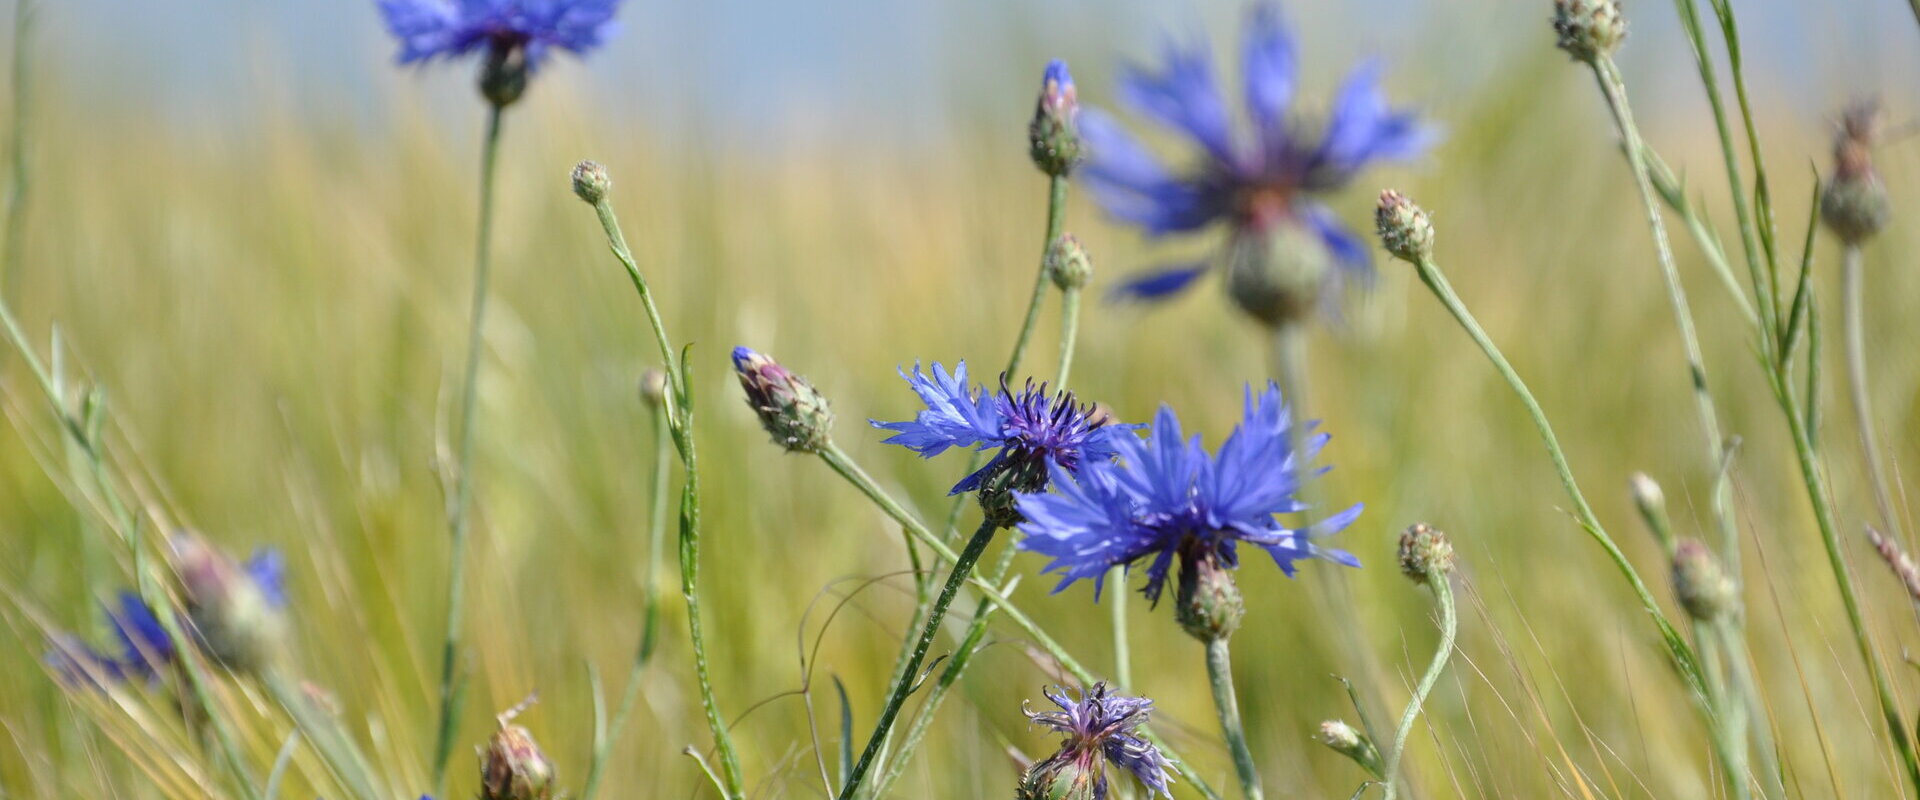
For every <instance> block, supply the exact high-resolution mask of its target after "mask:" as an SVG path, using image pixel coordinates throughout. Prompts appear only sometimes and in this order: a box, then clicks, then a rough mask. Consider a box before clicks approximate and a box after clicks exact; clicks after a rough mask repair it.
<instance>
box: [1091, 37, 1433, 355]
mask: <svg viewBox="0 0 1920 800" xmlns="http://www.w3.org/2000/svg"><path fill="white" fill-rule="evenodd" d="M1240 55H1241V71H1242V81H1243V84H1244V91H1245V97H1244V100H1243V102H1244V104H1245V106H1246V116H1247V117H1248V118H1249V120H1250V121H1251V123H1252V131H1251V135H1242V134H1239V133H1237V132H1236V131H1235V129H1234V125H1233V123H1232V120H1231V118H1230V114H1231V112H1230V111H1229V109H1228V107H1227V103H1226V101H1225V100H1224V99H1223V98H1222V96H1221V93H1220V89H1219V87H1218V86H1217V85H1216V83H1215V80H1214V74H1213V67H1212V64H1211V56H1210V54H1209V52H1208V49H1207V47H1206V45H1205V44H1204V43H1202V44H1200V45H1197V46H1193V47H1182V46H1180V45H1178V44H1173V43H1169V44H1168V45H1167V48H1166V54H1165V64H1164V66H1163V67H1162V69H1161V70H1159V71H1158V72H1155V71H1151V70H1149V69H1143V68H1138V67H1136V68H1132V69H1129V70H1128V71H1126V72H1125V74H1124V75H1123V76H1122V78H1121V83H1120V97H1121V100H1122V102H1123V103H1124V104H1125V105H1127V106H1129V107H1131V108H1132V109H1133V110H1134V111H1136V112H1138V113H1140V114H1141V115H1143V116H1146V117H1148V118H1150V119H1152V120H1154V121H1155V122H1158V123H1160V124H1162V125H1166V126H1168V127H1170V128H1173V129H1174V130H1175V131H1177V132H1179V133H1182V134H1184V135H1185V136H1186V137H1187V138H1189V139H1191V140H1192V141H1193V142H1194V143H1195V144H1197V145H1198V146H1199V149H1200V151H1201V158H1200V164H1199V165H1197V166H1196V167H1194V168H1192V169H1190V170H1186V171H1184V172H1181V171H1175V170H1173V169H1170V168H1169V167H1167V166H1166V165H1165V164H1164V163H1163V162H1162V161H1161V160H1160V159H1159V158H1157V157H1156V156H1155V155H1154V154H1153V152H1152V151H1150V150H1149V149H1148V148H1147V147H1146V146H1144V145H1143V144H1141V143H1140V141H1139V140H1138V139H1136V138H1134V137H1133V136H1132V135H1131V134H1129V133H1128V132H1127V131H1126V130H1125V129H1124V128H1123V127H1121V125H1120V124H1119V123H1118V122H1116V121H1115V120H1114V119H1113V118H1112V117H1110V116H1107V115H1106V114H1104V113H1101V112H1100V111H1099V110H1098V109H1093V108H1088V109H1086V110H1085V112H1084V113H1082V114H1081V116H1080V133H1081V138H1082V140H1083V141H1084V143H1085V147H1086V150H1087V156H1086V161H1085V163H1084V164H1083V165H1082V166H1081V168H1080V169H1079V170H1078V171H1077V172H1076V174H1078V175H1080V176H1081V178H1082V179H1083V181H1084V182H1085V184H1086V187H1087V189H1088V190H1089V191H1090V192H1092V194H1093V196H1094V199H1095V200H1096V201H1098V202H1099V203H1100V205H1101V206H1102V207H1103V208H1105V209H1106V211H1107V213H1109V214H1111V215H1113V216H1114V217H1116V218H1119V219H1120V220H1123V221H1125V222H1127V223H1130V224H1132V225H1135V226H1137V227H1139V228H1140V229H1142V230H1143V231H1145V232H1146V233H1148V234H1150V235H1153V236H1160V235H1165V234H1176V233H1192V232H1195V231H1199V230H1202V229H1204V228H1207V227H1209V226H1212V225H1214V224H1215V223H1220V222H1224V223H1225V224H1226V225H1227V227H1228V228H1229V229H1230V232H1231V236H1230V244H1229V247H1228V249H1227V253H1226V258H1225V259H1224V260H1225V262H1226V266H1227V268H1228V270H1229V275H1228V280H1229V288H1230V290H1231V294H1232V296H1233V298H1234V299H1235V301H1236V302H1238V303H1239V305H1240V306H1241V307H1242V309H1244V310H1246V311H1247V312H1248V313H1250V314H1253V315H1254V316H1256V317H1258V318H1260V319H1261V320H1262V321H1264V322H1267V323H1268V324H1272V325H1279V324H1283V323H1285V322H1288V321H1290V320H1292V319H1294V318H1297V317H1298V316H1299V315H1300V314H1302V313H1304V312H1305V311H1306V310H1308V309H1310V308H1311V307H1312V306H1313V305H1314V304H1315V303H1317V302H1319V301H1320V300H1321V299H1323V298H1325V297H1328V296H1330V290H1331V289H1333V288H1335V287H1337V286H1338V285H1339V284H1340V283H1341V282H1342V280H1343V278H1345V277H1349V276H1350V277H1357V278H1362V279H1364V278H1367V277H1370V276H1371V275H1372V265H1371V261H1370V255H1369V251H1370V249H1371V248H1369V247H1368V245H1367V243H1366V242H1365V241H1364V240H1363V239H1361V238H1360V237H1358V236H1356V235H1355V234H1354V233H1353V232H1352V231H1349V230H1347V228H1346V227H1344V226H1343V225H1341V223H1340V222H1339V220H1338V218H1336V217H1335V216H1334V214H1333V212H1332V211H1330V210H1328V209H1327V207H1326V206H1324V205H1321V204H1320V203H1319V202H1317V201H1315V200H1314V199H1313V198H1314V196H1315V195H1318V194H1321V193H1324V192H1328V191H1331V190H1335V189H1338V188H1340V187H1341V186H1344V185H1346V184H1347V183H1348V182H1349V181H1351V180H1352V179H1353V178H1354V176H1355V175H1357V174H1358V173H1359V172H1360V171H1361V170H1362V169H1363V168H1365V167H1366V166H1367V165H1369V164H1371V163H1373V162H1376V161H1401V160H1408V159H1412V158H1414V157H1416V156H1418V155H1420V154H1421V153H1422V152H1423V151H1425V150H1426V148H1427V146H1428V145H1429V144H1430V143H1431V142H1432V141H1433V139H1434V134H1433V131H1432V130H1431V129H1429V128H1428V127H1426V126H1424V125H1422V124H1421V123H1420V121H1419V120H1418V118H1417V117H1416V116H1415V115H1414V114H1412V113H1409V112H1407V111H1403V110H1396V109H1394V108H1391V107H1390V106H1389V105H1388V103H1387V100H1386V97H1385V95H1384V94H1383V93H1382V92H1381V90H1380V86H1379V80H1380V68H1379V66H1378V65H1377V64H1376V63H1371V62H1370V63H1367V64H1364V65H1362V66H1361V67H1360V68H1359V69H1357V70H1355V71H1354V73H1353V74H1352V76H1351V77H1349V78H1348V79H1347V82H1346V84H1345V85H1344V86H1343V87H1342V88H1341V89H1340V91H1339V93H1338V94H1337V95H1336V97H1335V99H1334V102H1333V108H1332V111H1331V113H1330V114H1329V116H1328V118H1327V123H1326V126H1325V127H1324V128H1323V129H1321V130H1320V132H1319V134H1318V135H1317V136H1315V135H1313V134H1312V133H1310V132H1308V131H1307V130H1306V129H1305V126H1304V125H1302V124H1301V123H1300V122H1299V121H1298V120H1297V119H1294V118H1293V115H1292V113H1291V109H1290V106H1291V105H1292V101H1293V95H1294V83H1295V80H1296V78H1297V73H1298V65H1297V58H1296V54H1295V49H1294V42H1293V40H1292V38H1291V37H1290V36H1289V35H1288V34H1287V31H1286V29H1285V27H1284V26H1283V24H1282V22H1281V19H1280V12H1279V10H1278V8H1276V7H1274V6H1271V5H1264V4H1263V5H1257V6H1255V7H1254V8H1253V9H1252V13H1251V14H1250V15H1249V18H1248V24H1247V28H1246V33H1245V34H1244V36H1243V40H1242V46H1241V54H1240ZM1212 266H1213V264H1212V263H1197V264H1183V265H1178V266H1173V267H1168V268H1162V269H1159V270H1154V271H1150V272H1148V273H1145V274H1142V275H1140V276H1138V277H1135V278H1133V279H1132V280H1129V281H1127V282H1126V283H1125V284H1123V285H1121V286H1120V287H1118V288H1117V289H1116V290H1115V294H1116V296H1119V297H1123V298H1130V299H1143V300H1151V299H1158V298H1163V297H1167V296H1170V295H1173V294H1175V293H1177V292H1179V291H1180V290H1182V289H1185V288H1186V287H1187V286H1189V285H1191V284H1192V283H1193V281H1194V280H1195V279H1197V278H1199V277H1200V276H1201V275H1202V274H1204V273H1205V272H1206V271H1207V270H1208V269H1209V268H1210V267H1212Z"/></svg>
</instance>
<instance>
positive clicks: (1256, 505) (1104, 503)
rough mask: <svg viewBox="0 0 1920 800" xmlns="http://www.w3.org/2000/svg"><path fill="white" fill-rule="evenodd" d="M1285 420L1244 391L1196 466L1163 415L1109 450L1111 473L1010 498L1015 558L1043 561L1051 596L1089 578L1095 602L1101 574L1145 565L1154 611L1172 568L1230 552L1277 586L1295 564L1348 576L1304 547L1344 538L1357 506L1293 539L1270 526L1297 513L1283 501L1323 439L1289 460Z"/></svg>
mask: <svg viewBox="0 0 1920 800" xmlns="http://www.w3.org/2000/svg"><path fill="white" fill-rule="evenodd" d="M1288 420H1289V415H1288V412H1287V407H1286V404H1285V403H1284V402H1282V400H1281V398H1280V389H1279V387H1277V386H1274V385H1273V384H1268V385H1267V390H1266V391H1264V392H1261V393H1259V394H1258V395H1256V394H1255V393H1254V391H1253V388H1252V387H1248V388H1247V394H1246V411H1245V416H1244V418H1243V419H1242V420H1241V422H1240V424H1239V425H1238V426H1236V427H1235V428H1234V430H1233V433H1232V434H1231V435H1230V436H1228V437H1227V440H1226V443H1225V444H1222V445H1221V446H1220V450H1219V452H1218V453H1216V454H1214V455H1208V454H1207V452H1206V450H1204V449H1203V448H1202V447H1201V446H1200V437H1199V436H1194V437H1193V438H1191V439H1188V438H1185V437H1184V435H1183V434H1182V433H1181V430H1180V420H1179V419H1178V418H1177V417H1175V416H1174V414H1173V411H1172V410H1171V409H1168V408H1166V407H1164V406H1163V407H1161V409H1160V413H1159V415H1158V416H1157V417H1156V418H1155V419H1154V422H1153V426H1152V432H1151V433H1150V434H1149V435H1148V436H1147V437H1146V438H1141V437H1137V436H1126V437H1119V438H1117V439H1116V440H1115V444H1116V447H1115V449H1116V450H1117V451H1118V456H1119V457H1118V459H1117V460H1116V461H1104V460H1103V461H1101V462H1099V463H1092V464H1088V465H1086V466H1084V467H1082V468H1081V470H1080V472H1079V474H1078V475H1077V476H1076V475H1069V474H1066V473H1065V472H1064V471H1061V472H1057V473H1056V474H1055V475H1054V476H1053V489H1052V491H1051V492H1049V493H1047V494H1033V495H1025V496H1022V497H1021V498H1019V510H1020V513H1021V515H1022V516H1024V517H1025V518H1026V521H1025V522H1023V523H1021V524H1020V530H1021V532H1023V533H1025V534H1026V538H1025V539H1022V540H1021V542H1020V547H1022V548H1024V549H1027V550H1032V551H1034V552H1037V553H1040V554H1042V555H1046V556H1049V557H1051V558H1052V559H1053V561H1052V562H1051V563H1049V564H1048V565H1047V567H1046V571H1047V572H1057V573H1060V574H1061V581H1060V585H1059V587H1057V588H1056V589H1055V591H1060V590H1062V589H1065V588H1066V587H1067V586H1068V585H1071V584H1072V583H1073V582H1075V581H1078V580H1082V579H1086V578H1091V579H1093V581H1094V595H1095V597H1096V598H1097V597H1098V596H1099V592H1100V589H1101V584H1102V582H1103V578H1104V577H1105V575H1106V573H1107V571H1108V570H1109V569H1110V568H1112V567H1114V566H1119V565H1126V566H1128V567H1131V566H1132V565H1133V564H1135V563H1136V562H1139V561H1141V560H1143V559H1148V558H1151V561H1150V563H1149V564H1148V566H1147V584H1146V587H1145V589H1144V591H1145V593H1146V596H1147V597H1148V598H1149V599H1152V600H1154V601H1158V600H1159V598H1160V592H1161V589H1162V588H1163V587H1164V585H1165V584H1166V580H1167V574H1168V570H1169V568H1170V567H1171V566H1172V565H1173V562H1174V558H1175V556H1179V557H1180V558H1183V559H1192V558H1211V559H1213V560H1214V561H1215V563H1218V564H1220V565H1221V566H1224V567H1227V568H1233V567H1237V566H1238V564H1239V558H1238V555H1237V553H1236V552H1235V550H1236V547H1237V545H1239V544H1241V543H1245V544H1250V545H1253V546H1255V547H1259V548H1260V549H1262V550H1265V551H1267V553H1268V554H1269V555H1271V556H1272V557H1273V560H1274V562H1275V563H1277V564H1279V565H1280V568H1281V569H1282V570H1284V571H1285V572H1286V573H1287V574H1288V575H1293V574H1294V571H1295V568H1296V566H1295V562H1298V561H1300V560H1301V559H1306V558H1317V559H1324V560H1327V561H1333V562H1335V563H1339V564H1345V565H1347V566H1359V564H1360V562H1359V561H1358V560H1356V559H1355V558H1354V557H1353V556H1352V555H1350V554H1348V553H1346V552H1344V551H1341V550H1335V549H1332V548H1326V547H1321V546H1319V545H1316V544H1314V543H1313V541H1312V540H1313V539H1315V538H1318V537H1321V536H1325V535H1329V534H1332V533H1335V532H1338V531H1339V530H1341V529H1343V528H1345V527H1347V525H1348V524H1350V523H1352V522H1353V520H1354V518H1355V517H1358V516H1359V515H1360V508H1361V507H1360V506H1359V505H1357V504H1356V505H1354V506H1353V507H1352V508H1349V509H1347V510H1345V511H1342V512H1340V513H1338V514H1335V515H1333V516H1332V517H1329V518H1327V519H1325V520H1322V521H1320V522H1319V523H1316V524H1314V525H1311V526H1309V527H1305V528H1288V527H1286V526H1284V525H1282V524H1281V523H1280V522H1279V520H1277V519H1275V515H1277V514H1292V513H1298V512H1302V511H1306V510H1307V505H1306V504H1305V503H1302V502H1300V500H1299V499H1298V498H1297V497H1296V496H1295V495H1296V493H1297V492H1298V491H1299V489H1300V485H1301V482H1302V481H1303V480H1305V479H1306V478H1308V477H1311V475H1309V474H1306V473H1303V468H1304V462H1305V461H1310V460H1311V459H1312V458H1313V456H1314V454H1316V453H1318V452H1319V450H1320V448H1321V447H1322V446H1323V445H1325V444H1326V441H1327V436H1326V434H1319V435H1315V436H1313V437H1311V438H1309V439H1307V440H1306V441H1304V442H1302V443H1301V445H1300V448H1301V452H1300V454H1299V456H1298V457H1296V455H1295V454H1294V453H1293V452H1292V444H1291V443H1290V438H1289V436H1288V426H1289V424H1290V423H1289V421H1288ZM1324 471H1325V470H1324V469H1321V470H1316V471H1315V472H1314V473H1312V474H1318V473H1319V472H1324Z"/></svg>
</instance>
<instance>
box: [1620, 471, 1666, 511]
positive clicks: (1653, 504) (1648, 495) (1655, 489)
mask: <svg viewBox="0 0 1920 800" xmlns="http://www.w3.org/2000/svg"><path fill="white" fill-rule="evenodd" d="M1627 490H1628V491H1629V492H1630V493H1632V495H1633V505H1634V507H1635V508H1638V509H1639V510H1640V515H1641V516H1643V517H1653V516H1666V513H1667V494H1666V492H1663V491H1661V490H1660V484H1659V483H1657V482H1655V481H1654V480H1653V478H1652V477H1651V476H1649V475H1647V473H1644V472H1636V473H1633V474H1632V475H1629V476H1627Z"/></svg>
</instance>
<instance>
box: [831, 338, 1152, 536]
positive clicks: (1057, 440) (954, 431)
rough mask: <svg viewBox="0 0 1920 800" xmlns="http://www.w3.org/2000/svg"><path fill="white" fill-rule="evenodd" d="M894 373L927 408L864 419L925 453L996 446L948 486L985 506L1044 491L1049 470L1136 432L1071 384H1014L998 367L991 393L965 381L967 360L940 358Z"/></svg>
mask: <svg viewBox="0 0 1920 800" xmlns="http://www.w3.org/2000/svg"><path fill="white" fill-rule="evenodd" d="M900 377H902V378H905V379H906V381H907V384H908V385H910V386H912V387H913V391H914V392H915V393H916V394H918V395H920V399H921V401H923V402H925V403H926V405H927V408H926V410H925V411H921V412H920V413H919V414H916V415H915V416H914V418H913V419H912V420H909V421H906V422H881V421H879V420H869V422H871V423H872V424H873V426H874V427H876V428H880V429H883V430H889V431H893V432H894V435H893V436H890V437H888V438H887V439H886V441H885V443H886V444H897V445H900V446H902V447H905V448H907V449H909V450H912V451H914V452H916V453H919V454H920V455H921V456H922V457H925V458H932V457H934V456H937V455H939V454H941V453H944V452H946V451H947V449H948V448H950V447H958V448H968V447H971V448H974V449H976V450H983V451H984V450H993V449H998V452H996V453H994V456H993V459H992V460H990V461H988V462H987V464H986V466H983V467H981V468H980V469H978V470H976V471H974V473H973V474H971V475H968V476H966V477H965V478H961V479H960V482H959V483H956V484H954V486H953V491H952V492H951V493H952V494H959V493H961V492H969V491H979V492H980V495H981V503H982V505H983V506H987V507H988V510H989V512H992V511H994V510H995V507H996V505H998V504H999V503H1001V502H1003V501H1004V504H1005V505H1004V510H1005V511H1007V512H1011V510H1012V495H1013V494H1014V493H1027V492H1038V491H1043V490H1045V489H1046V486H1047V479H1048V476H1049V474H1052V473H1054V472H1056V471H1057V472H1058V473H1059V474H1066V475H1071V474H1073V473H1075V472H1076V471H1078V470H1080V469H1081V468H1082V466H1083V465H1085V464H1088V463H1094V462H1103V461H1106V460H1108V459H1111V458H1113V456H1114V454H1115V453H1116V452H1117V451H1116V450H1115V447H1116V443H1117V442H1119V441H1121V440H1123V439H1132V438H1134V437H1132V436H1130V435H1128V434H1127V433H1126V431H1128V430H1131V429H1132V428H1134V427H1136V426H1132V425H1115V424H1111V423H1110V421H1109V420H1108V418H1107V415H1106V414H1105V413H1104V412H1102V411H1100V410H1099V409H1097V408H1096V407H1094V406H1091V405H1081V404H1080V403H1079V402H1078V401H1077V400H1076V399H1075V398H1074V395H1073V393H1072V392H1065V391H1063V392H1058V393H1054V394H1049V393H1048V392H1047V385H1046V384H1044V383H1043V384H1039V385H1038V386H1035V385H1034V383H1033V382H1032V381H1028V382H1027V385H1026V387H1025V388H1023V389H1021V390H1020V391H1018V392H1015V391H1013V390H1011V389H1009V388H1008V386H1007V379H1006V376H1005V375H1002V376H1001V377H1000V390H999V391H998V392H992V393H989V392H988V391H987V390H986V388H985V387H979V386H975V385H973V384H971V383H968V381H967V363H966V362H965V361H962V362H960V364H959V366H957V367H955V368H954V370H953V372H952V373H948V372H947V371H946V369H945V368H944V367H942V366H941V365H940V364H939V363H938V362H936V363H935V364H934V365H933V372H932V374H928V373H925V372H922V371H921V369H920V366H919V365H918V364H916V365H914V368H913V374H912V375H908V374H906V372H905V371H904V370H902V371H901V373H900ZM1009 521H1011V518H1009Z"/></svg>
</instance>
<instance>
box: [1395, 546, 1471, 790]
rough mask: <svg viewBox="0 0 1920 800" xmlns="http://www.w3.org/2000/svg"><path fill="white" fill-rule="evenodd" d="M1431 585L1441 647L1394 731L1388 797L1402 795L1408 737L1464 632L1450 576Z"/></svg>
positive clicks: (1434, 581) (1442, 576)
mask: <svg viewBox="0 0 1920 800" xmlns="http://www.w3.org/2000/svg"><path fill="white" fill-rule="evenodd" d="M1427 586H1428V587H1429V588H1431V589H1433V599H1434V600H1435V601H1437V602H1438V603H1439V606H1440V649H1439V650H1437V651H1435V652H1434V654H1433V663H1431V664H1428V665H1427V672H1426V674H1425V675H1422V676H1420V683H1419V684H1418V685H1417V686H1415V687H1414V688H1413V697H1412V699H1409V700H1408V701H1407V710H1406V711H1405V712H1404V713H1402V714H1401V715H1400V727H1399V728H1397V729H1395V730H1394V732H1393V751H1392V752H1390V753H1388V754H1387V768H1386V771H1385V773H1384V775H1385V777H1384V778H1383V780H1385V781H1386V782H1387V800H1393V799H1394V798H1395V797H1397V796H1399V790H1400V761H1401V759H1402V758H1403V757H1405V756H1406V754H1407V737H1408V736H1409V735H1411V734H1412V733H1413V723H1414V720H1416V719H1419V717H1420V707H1421V706H1423V705H1425V704H1426V702H1427V695H1428V694H1430V693H1432V692H1433V686H1434V684H1436V683H1438V682H1439V681H1440V674H1441V673H1443V672H1445V671H1446V670H1447V659H1448V658H1451V657H1452V656H1453V644H1454V640H1455V639H1456V638H1457V637H1458V635H1459V633H1460V615H1459V614H1458V613H1456V612H1455V610H1454V606H1453V586H1452V585H1451V584H1450V583H1448V580H1447V576H1446V575H1436V576H1434V579H1433V580H1431V581H1429V582H1428V584H1427Z"/></svg>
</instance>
